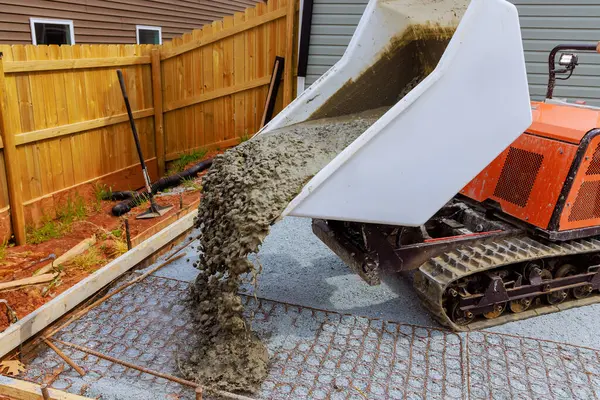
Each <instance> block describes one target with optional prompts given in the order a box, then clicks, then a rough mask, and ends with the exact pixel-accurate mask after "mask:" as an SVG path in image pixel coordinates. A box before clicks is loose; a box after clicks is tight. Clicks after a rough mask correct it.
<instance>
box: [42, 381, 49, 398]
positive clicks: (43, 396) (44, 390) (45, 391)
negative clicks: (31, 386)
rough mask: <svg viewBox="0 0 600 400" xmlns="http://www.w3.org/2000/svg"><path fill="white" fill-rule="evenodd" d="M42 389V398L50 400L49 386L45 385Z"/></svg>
mask: <svg viewBox="0 0 600 400" xmlns="http://www.w3.org/2000/svg"><path fill="white" fill-rule="evenodd" d="M40 389H41V390H42V398H43V399H44V400H50V392H48V386H47V385H46V384H43V385H42V386H41V387H40Z"/></svg>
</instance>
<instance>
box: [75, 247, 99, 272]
mask: <svg viewBox="0 0 600 400" xmlns="http://www.w3.org/2000/svg"><path fill="white" fill-rule="evenodd" d="M103 263H104V258H103V257H102V255H101V254H100V252H99V251H98V249H97V248H95V247H90V249H89V250H88V251H86V252H85V253H83V254H80V255H78V256H77V257H75V258H73V260H71V262H70V265H71V266H73V267H75V268H77V269H81V270H84V271H89V270H90V269H91V268H93V267H95V266H97V265H99V264H103Z"/></svg>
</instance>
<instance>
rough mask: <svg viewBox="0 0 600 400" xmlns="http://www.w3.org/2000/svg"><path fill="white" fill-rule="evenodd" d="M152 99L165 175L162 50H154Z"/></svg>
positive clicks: (160, 170)
mask: <svg viewBox="0 0 600 400" xmlns="http://www.w3.org/2000/svg"><path fill="white" fill-rule="evenodd" d="M151 61H152V97H153V99H154V136H155V141H154V144H155V146H156V159H157V160H158V175H159V176H164V175H165V168H166V166H165V131H164V127H163V95H162V81H161V79H162V78H161V76H162V74H161V70H160V50H158V49H152V56H151Z"/></svg>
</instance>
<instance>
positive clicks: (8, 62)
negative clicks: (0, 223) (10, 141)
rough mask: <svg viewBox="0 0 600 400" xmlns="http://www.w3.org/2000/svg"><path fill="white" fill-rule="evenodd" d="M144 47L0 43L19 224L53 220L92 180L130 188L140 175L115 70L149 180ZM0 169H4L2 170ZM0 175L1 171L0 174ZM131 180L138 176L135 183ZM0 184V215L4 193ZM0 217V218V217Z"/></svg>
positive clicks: (151, 150) (150, 131) (150, 132)
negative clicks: (18, 193)
mask: <svg viewBox="0 0 600 400" xmlns="http://www.w3.org/2000/svg"><path fill="white" fill-rule="evenodd" d="M153 47H154V46H149V45H142V46H138V45H75V46H60V47H59V46H33V45H25V46H23V45H14V46H9V45H2V46H0V51H1V52H2V53H3V54H4V58H3V62H4V78H5V86H6V96H7V109H6V115H5V116H4V118H5V120H6V121H8V125H7V132H5V134H6V135H12V137H14V140H15V143H16V146H17V148H16V160H17V164H18V166H17V167H16V168H17V169H18V175H20V178H19V182H20V186H21V188H20V189H21V194H22V199H23V207H24V209H25V219H26V223H27V224H37V223H39V222H40V221H42V220H43V219H44V218H53V217H54V216H55V213H56V209H57V207H58V206H59V205H60V203H61V202H63V201H65V200H66V199H67V198H68V197H69V196H72V195H73V194H74V192H79V194H80V195H81V196H83V197H84V198H85V197H86V196H87V197H89V196H90V195H91V193H92V192H93V188H92V185H91V184H90V183H91V182H93V181H96V180H98V179H100V180H102V181H106V182H108V183H111V184H113V185H115V186H117V187H115V188H116V189H130V188H136V187H138V185H139V181H140V180H139V177H141V174H139V173H136V168H135V165H136V164H137V163H138V162H139V161H138V159H137V155H136V152H135V146H134V143H133V139H132V135H131V131H130V130H129V125H128V123H127V121H128V120H127V114H126V110H125V105H124V103H123V98H122V96H121V92H120V87H119V83H118V80H117V75H116V70H117V69H118V68H121V69H123V73H124V75H125V77H126V84H127V88H128V92H129V97H130V100H131V105H132V109H133V111H134V115H135V116H136V124H137V126H138V130H139V133H140V139H141V142H142V147H143V150H144V155H145V157H146V158H147V159H150V161H151V163H150V164H151V165H153V168H152V171H153V174H154V176H156V158H155V156H156V155H155V140H154V125H153V118H152V117H153V115H154V109H153V99H152V79H151V71H150V52H151V50H152V48H153ZM2 170H4V168H2ZM0 172H2V171H0ZM138 176H139V177H138ZM3 179H4V178H0V191H1V192H0V212H1V211H2V209H3V207H6V205H5V204H4V202H5V201H6V197H7V194H6V191H5V190H4V188H3V186H2V182H3ZM0 218H1V216H0Z"/></svg>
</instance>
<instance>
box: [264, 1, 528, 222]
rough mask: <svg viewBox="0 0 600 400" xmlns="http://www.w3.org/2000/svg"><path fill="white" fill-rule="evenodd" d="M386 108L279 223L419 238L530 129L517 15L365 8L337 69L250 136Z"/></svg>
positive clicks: (508, 8) (439, 5)
mask: <svg viewBox="0 0 600 400" xmlns="http://www.w3.org/2000/svg"><path fill="white" fill-rule="evenodd" d="M467 5H468V7H467ZM383 106H387V107H391V108H390V109H389V110H388V111H387V112H386V113H385V114H384V115H383V116H382V117H381V118H380V119H379V120H378V121H377V122H375V123H374V124H373V125H372V126H371V127H370V128H369V129H368V130H366V131H365V132H364V133H363V134H362V135H361V136H360V137H358V139H356V140H355V141H354V142H353V143H352V144H351V145H350V146H348V147H347V148H346V149H345V150H344V151H342V152H341V153H340V154H339V155H338V156H337V157H336V158H335V159H333V160H332V161H331V162H330V163H329V164H328V165H327V166H326V167H325V168H323V169H322V170H321V171H320V172H319V173H318V174H317V175H315V176H314V177H313V179H311V180H310V181H309V182H308V183H307V184H306V185H305V186H304V188H303V190H302V191H301V193H300V194H299V195H298V196H297V197H296V198H295V199H294V200H293V201H292V202H291V203H290V204H289V206H288V207H287V208H286V210H285V211H284V215H296V216H305V217H312V218H324V219H335V220H345V221H357V222H372V223H384V224H394V225H406V226H416V225H421V224H423V223H424V222H425V221H427V220H428V219H429V218H430V217H431V216H432V215H433V214H435V212H436V211H438V210H439V209H440V208H441V207H442V206H443V205H444V204H445V203H446V202H447V201H448V200H450V199H451V198H452V197H453V196H454V195H455V194H456V193H457V192H458V191H459V190H460V189H461V188H462V187H463V186H464V185H465V184H467V183H468V182H469V181H470V180H471V179H472V178H473V177H474V176H476V175H477V174H478V173H479V172H480V171H481V170H482V169H483V168H485V166H486V165H487V164H489V162H491V161H492V160H493V159H494V158H495V157H496V156H497V155H498V154H500V153H501V152H502V151H503V150H504V149H505V148H506V147H507V146H508V145H510V143H511V142H512V141H514V140H515V139H516V138H517V137H518V136H519V135H520V134H521V133H522V132H523V131H524V130H525V129H526V128H527V127H528V126H529V125H530V123H531V109H530V105H529V91H528V86H527V77H526V71H525V61H524V56H523V46H522V42H521V32H520V26H519V20H518V14H517V11H516V8H515V7H514V6H513V5H512V4H510V3H508V2H507V1H505V0H473V1H472V2H471V3H470V4H469V1H467V0H458V1H456V0H454V1H450V0H437V1H436V0H433V1H426V2H424V1H422V0H371V1H370V2H369V4H368V6H367V8H366V10H365V13H364V15H363V17H362V18H361V21H360V23H359V25H358V28H357V30H356V33H355V34H354V36H353V38H352V40H351V42H350V45H349V46H348V49H347V50H346V53H345V54H344V56H343V57H342V59H341V60H340V61H339V62H338V63H337V64H336V65H334V66H333V67H332V68H331V69H330V70H329V71H328V72H326V73H325V74H324V75H323V76H322V77H321V78H320V79H319V80H317V81H316V82H315V83H314V84H313V85H312V86H311V87H309V88H308V89H307V90H305V91H304V92H303V93H302V94H301V95H300V96H298V98H297V99H296V100H295V101H293V102H292V103H291V104H290V105H289V106H288V107H286V108H285V109H284V110H283V111H282V112H281V113H280V114H279V115H277V117H276V118H274V119H273V120H272V121H271V122H270V123H269V124H268V125H267V126H265V127H264V128H263V129H262V130H261V131H260V132H259V133H264V132H269V131H271V130H273V129H277V128H282V127H284V126H288V125H292V124H296V123H300V122H304V121H307V120H311V119H318V118H324V117H336V116H340V115H347V114H354V113H358V112H361V111H364V110H368V109H374V108H378V107H383Z"/></svg>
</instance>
